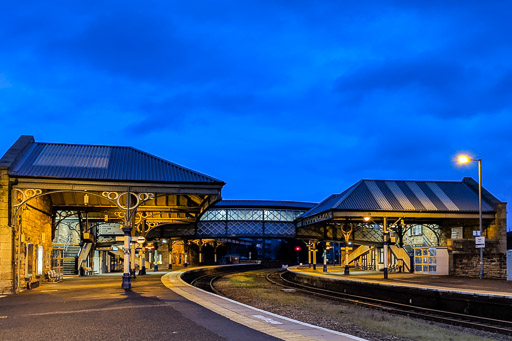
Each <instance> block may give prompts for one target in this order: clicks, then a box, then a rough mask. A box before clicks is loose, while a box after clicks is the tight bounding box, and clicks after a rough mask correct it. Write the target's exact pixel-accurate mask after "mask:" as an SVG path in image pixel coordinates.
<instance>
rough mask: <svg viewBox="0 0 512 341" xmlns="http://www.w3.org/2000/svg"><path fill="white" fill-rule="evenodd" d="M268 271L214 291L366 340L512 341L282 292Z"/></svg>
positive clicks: (224, 281) (228, 280)
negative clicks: (266, 277) (270, 278)
mask: <svg viewBox="0 0 512 341" xmlns="http://www.w3.org/2000/svg"><path fill="white" fill-rule="evenodd" d="M268 271H269V270H262V271H251V272H247V273H243V274H235V275H229V276H225V277H223V278H221V279H219V280H218V281H216V283H215V287H216V289H217V290H218V291H219V292H220V293H222V294H223V295H224V296H226V297H229V298H231V299H233V300H236V301H239V302H242V303H244V304H248V305H250V306H253V307H256V308H259V309H263V310H266V311H270V312H272V313H275V314H279V315H282V316H286V317H290V318H293V319H296V320H299V321H302V322H306V323H310V324H314V325H318V326H321V327H324V328H329V329H332V330H337V331H340V332H343V333H348V334H351V335H355V336H359V337H362V338H365V339H368V340H384V341H391V340H393V341H397V340H460V341H469V340H512V338H510V337H507V336H503V335H496V334H493V333H488V332H484V331H478V330H472V329H466V328H461V327H455V326H447V325H444V324H439V323H435V322H430V321H422V320H418V319H414V318H408V317H405V316H398V315H394V314H390V313H386V312H383V311H378V310H374V309H368V308H363V307H358V306H355V305H351V304H345V303H340V302H337V301H332V300H328V299H324V298H318V297H313V296H310V295H307V294H303V293H300V292H293V291H292V292H285V291H283V290H282V288H281V287H278V286H275V285H272V284H271V283H269V282H268V281H267V280H266V279H265V276H266V274H267V273H268Z"/></svg>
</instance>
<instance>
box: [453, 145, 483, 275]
mask: <svg viewBox="0 0 512 341" xmlns="http://www.w3.org/2000/svg"><path fill="white" fill-rule="evenodd" d="M458 160H459V163H460V164H465V163H468V162H472V161H474V162H478V214H479V215H480V237H482V233H483V228H482V159H472V158H470V157H468V156H467V155H460V156H459V157H458ZM483 278H484V248H483V247H480V279H483Z"/></svg>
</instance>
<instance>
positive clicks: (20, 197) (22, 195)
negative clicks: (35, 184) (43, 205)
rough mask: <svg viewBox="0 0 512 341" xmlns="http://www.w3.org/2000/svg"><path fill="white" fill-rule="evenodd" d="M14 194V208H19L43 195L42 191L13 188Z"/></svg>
mask: <svg viewBox="0 0 512 341" xmlns="http://www.w3.org/2000/svg"><path fill="white" fill-rule="evenodd" d="M13 190H14V192H15V193H16V198H15V200H16V202H15V203H14V204H13V206H14V207H19V206H21V205H23V204H24V203H26V202H27V201H29V200H30V199H32V198H33V197H35V196H38V195H41V194H42V193H43V190H41V189H19V188H13Z"/></svg>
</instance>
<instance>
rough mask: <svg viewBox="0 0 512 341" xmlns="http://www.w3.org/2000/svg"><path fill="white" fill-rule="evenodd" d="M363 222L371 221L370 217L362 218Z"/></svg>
mask: <svg viewBox="0 0 512 341" xmlns="http://www.w3.org/2000/svg"><path fill="white" fill-rule="evenodd" d="M363 220H364V221H366V222H369V221H370V220H371V218H370V217H364V218H363Z"/></svg>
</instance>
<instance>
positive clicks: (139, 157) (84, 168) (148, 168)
mask: <svg viewBox="0 0 512 341" xmlns="http://www.w3.org/2000/svg"><path fill="white" fill-rule="evenodd" d="M9 174H10V175H11V176H20V177H43V178H62V179H85V180H118V181H137V182H138V181H141V182H179V183H181V182H183V183H191V182H193V183H223V182H222V181H221V180H218V179H215V178H212V177H210V176H207V175H204V174H201V173H199V172H196V171H193V170H190V169H187V168H185V167H182V166H180V165H177V164H175V163H172V162H169V161H166V160H164V159H161V158H158V157H156V156H153V155H151V154H148V153H145V152H142V151H140V150H138V149H135V148H132V147H117V146H94V145H76V144H57V143H39V142H31V144H30V145H28V147H27V148H26V149H25V150H24V152H23V155H19V156H18V157H17V158H16V162H15V163H14V164H13V165H12V166H11V167H10V168H9Z"/></svg>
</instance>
